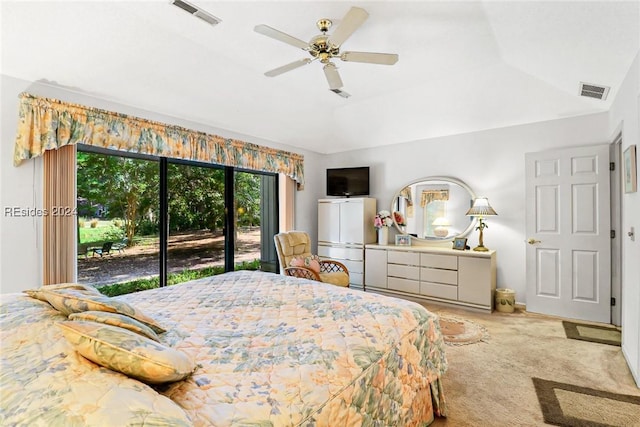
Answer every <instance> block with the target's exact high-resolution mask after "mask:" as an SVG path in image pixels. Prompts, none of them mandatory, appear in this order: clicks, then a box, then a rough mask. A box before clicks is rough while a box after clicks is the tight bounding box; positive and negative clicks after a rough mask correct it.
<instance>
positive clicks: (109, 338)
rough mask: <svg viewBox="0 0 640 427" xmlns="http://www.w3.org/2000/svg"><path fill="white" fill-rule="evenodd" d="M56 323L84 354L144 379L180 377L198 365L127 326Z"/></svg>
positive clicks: (158, 381)
mask: <svg viewBox="0 0 640 427" xmlns="http://www.w3.org/2000/svg"><path fill="white" fill-rule="evenodd" d="M57 325H58V326H59V327H60V329H62V333H63V334H64V336H65V338H66V339H67V341H69V343H70V344H71V345H73V346H74V348H75V349H76V351H77V352H78V353H80V354H81V355H82V356H84V357H86V358H87V359H89V360H91V361H92V362H94V363H97V364H98V365H100V366H104V367H106V368H109V369H112V370H114V371H118V372H122V373H123V374H125V375H127V376H129V377H131V378H135V379H138V380H140V381H142V382H145V383H149V384H162V383H167V382H173V381H180V380H182V379H184V378H186V377H188V376H189V375H191V374H192V373H193V371H194V370H195V368H196V365H195V363H194V362H193V361H192V360H191V358H189V356H187V355H186V354H184V353H183V352H181V351H178V350H176V349H173V348H171V347H167V346H165V345H163V344H160V343H158V342H155V341H152V340H150V339H148V338H145V337H143V336H141V335H138V334H136V333H135V332H131V331H129V330H127V329H122V328H118V327H116V326H111V325H104V324H101V323H94V322H81V321H68V322H59V323H57Z"/></svg>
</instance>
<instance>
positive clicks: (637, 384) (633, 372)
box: [622, 341, 640, 388]
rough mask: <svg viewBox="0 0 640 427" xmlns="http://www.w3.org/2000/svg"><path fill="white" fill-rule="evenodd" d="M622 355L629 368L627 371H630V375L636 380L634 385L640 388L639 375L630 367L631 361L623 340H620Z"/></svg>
mask: <svg viewBox="0 0 640 427" xmlns="http://www.w3.org/2000/svg"><path fill="white" fill-rule="evenodd" d="M622 356H624V361H625V362H627V367H628V368H629V371H630V372H631V376H632V377H633V379H634V380H635V382H636V386H637V387H638V388H640V377H639V376H638V375H640V373H638V372H635V371H634V370H633V368H632V367H631V362H630V359H629V356H628V355H627V350H626V348H625V345H624V341H623V342H622Z"/></svg>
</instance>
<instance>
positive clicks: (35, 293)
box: [22, 283, 102, 302]
mask: <svg viewBox="0 0 640 427" xmlns="http://www.w3.org/2000/svg"><path fill="white" fill-rule="evenodd" d="M60 289H75V290H77V291H84V292H87V293H91V294H95V295H102V294H101V293H100V291H98V290H97V289H96V288H94V287H93V286H89V285H83V284H81V283H58V284H56V285H44V286H43V287H41V288H39V289H27V290H24V291H22V292H24V293H25V294H27V295H29V296H30V297H31V298H35V299H39V300H40V301H44V302H48V301H47V298H45V296H44V295H43V294H42V291H43V290H49V291H58V290H60Z"/></svg>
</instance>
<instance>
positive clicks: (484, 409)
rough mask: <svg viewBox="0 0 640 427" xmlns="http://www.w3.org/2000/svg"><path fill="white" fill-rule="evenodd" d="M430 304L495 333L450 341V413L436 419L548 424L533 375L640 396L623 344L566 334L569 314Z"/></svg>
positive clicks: (457, 423) (458, 426)
mask: <svg viewBox="0 0 640 427" xmlns="http://www.w3.org/2000/svg"><path fill="white" fill-rule="evenodd" d="M424 305H425V306H426V307H427V308H428V309H429V310H431V311H433V312H435V313H438V314H439V315H441V316H451V317H457V318H463V319H468V320H470V321H472V322H474V323H477V324H479V325H482V326H484V327H485V328H486V330H487V332H488V334H489V336H490V339H488V340H486V341H481V342H478V343H476V344H473V345H462V346H446V352H447V359H448V361H449V370H448V372H447V373H446V374H445V376H444V378H443V386H444V391H445V396H446V399H447V406H448V410H449V416H448V417H447V418H446V419H438V418H436V420H435V421H434V422H433V424H432V426H454V427H464V426H474V427H476V426H480V427H484V426H492V427H497V426H505V427H507V426H508V427H514V426H543V425H545V422H544V419H543V415H542V410H541V407H540V403H539V402H538V399H537V396H536V391H535V387H534V384H533V381H532V378H533V377H536V378H541V379H544V380H552V381H557V382H561V383H567V384H573V385H576V386H578V387H588V388H593V389H598V390H602V391H605V392H611V393H618V394H628V395H632V396H640V389H638V388H637V387H636V385H635V382H634V380H633V377H632V376H631V372H630V371H629V368H628V367H627V365H626V362H625V360H624V357H623V356H622V351H621V349H620V347H614V346H610V345H602V344H597V343H592V342H587V341H578V340H572V339H567V337H566V335H565V331H564V328H563V326H562V320H563V319H560V318H553V317H547V316H541V315H536V314H532V313H526V312H523V311H520V310H517V311H516V312H515V313H499V312H493V313H491V314H489V313H483V312H478V311H471V310H466V309H462V308H450V307H445V306H442V305H435V304H424ZM631 415H632V416H635V415H636V414H633V413H631ZM637 417H638V419H640V411H639V412H638V414H637Z"/></svg>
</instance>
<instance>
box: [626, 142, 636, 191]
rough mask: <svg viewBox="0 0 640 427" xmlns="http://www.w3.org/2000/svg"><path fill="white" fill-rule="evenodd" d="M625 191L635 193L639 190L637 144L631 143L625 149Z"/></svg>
mask: <svg viewBox="0 0 640 427" xmlns="http://www.w3.org/2000/svg"><path fill="white" fill-rule="evenodd" d="M622 165H623V172H622V175H623V178H624V192H625V193H635V192H636V191H638V175H637V173H638V172H637V169H636V146H635V145H630V146H629V148H627V149H626V150H624V154H623V156H622Z"/></svg>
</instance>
